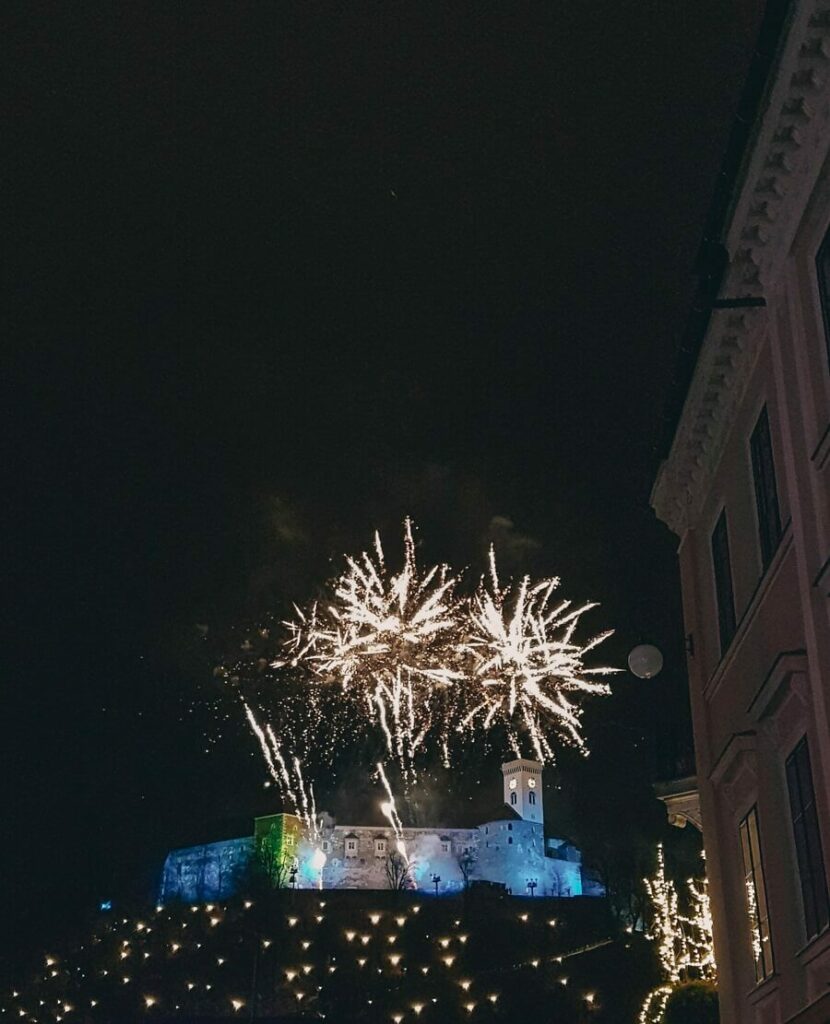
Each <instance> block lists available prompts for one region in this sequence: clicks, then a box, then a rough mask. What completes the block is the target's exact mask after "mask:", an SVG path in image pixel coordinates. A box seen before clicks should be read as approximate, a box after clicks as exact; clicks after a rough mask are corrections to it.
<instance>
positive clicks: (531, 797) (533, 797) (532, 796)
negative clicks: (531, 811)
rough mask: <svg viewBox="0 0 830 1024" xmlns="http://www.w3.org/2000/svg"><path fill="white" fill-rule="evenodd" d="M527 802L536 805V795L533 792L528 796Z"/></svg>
mask: <svg viewBox="0 0 830 1024" xmlns="http://www.w3.org/2000/svg"><path fill="white" fill-rule="evenodd" d="M527 802H528V803H529V804H535V803H536V794H535V793H534V792H533V791H532V790H531V791H530V792H529V793H528V794H527Z"/></svg>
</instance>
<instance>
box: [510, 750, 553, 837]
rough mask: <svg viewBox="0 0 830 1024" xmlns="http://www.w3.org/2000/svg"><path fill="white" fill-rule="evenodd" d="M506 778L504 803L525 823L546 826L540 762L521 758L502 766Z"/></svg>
mask: <svg viewBox="0 0 830 1024" xmlns="http://www.w3.org/2000/svg"><path fill="white" fill-rule="evenodd" d="M501 773H502V775H503V776H504V802H505V803H506V804H507V806H508V807H510V808H511V809H512V810H514V811H515V812H516V813H517V814H518V815H520V816H521V817H522V819H523V820H524V821H536V822H539V824H540V825H541V824H544V821H545V812H544V807H543V804H542V766H541V764H539V762H538V761H529V760H527V759H526V758H524V757H520V758H518V759H517V760H515V761H506V762H505V763H504V764H503V765H502V766H501Z"/></svg>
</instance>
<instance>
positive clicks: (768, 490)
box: [749, 403, 783, 572]
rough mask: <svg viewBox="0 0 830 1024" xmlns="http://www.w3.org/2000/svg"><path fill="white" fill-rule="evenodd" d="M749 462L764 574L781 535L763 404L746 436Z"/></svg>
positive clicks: (772, 454) (769, 433)
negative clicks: (747, 438) (748, 434)
mask: <svg viewBox="0 0 830 1024" xmlns="http://www.w3.org/2000/svg"><path fill="white" fill-rule="evenodd" d="M765 457H766V458H765ZM749 460H750V465H751V467H752V490H753V493H754V497H755V515H756V522H757V528H758V531H757V532H758V548H759V551H760V554H761V570H762V572H766V570H767V569H768V568H769V566H770V563H771V562H772V560H773V558H774V557H775V552H776V551H777V550H778V545H779V544H780V543H781V537H782V534H783V529H782V518H781V500H780V497H779V493H778V474H777V473H776V470H775V450H774V446H773V443H772V426H771V425H770V417H769V406H768V405H767V404H766V403H765V404H764V405H763V406H762V407H761V410H760V412H759V413H758V416H757V418H756V420H755V426H754V427H753V428H752V433H751V434H750V437H749Z"/></svg>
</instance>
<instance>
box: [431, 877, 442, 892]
mask: <svg viewBox="0 0 830 1024" xmlns="http://www.w3.org/2000/svg"><path fill="white" fill-rule="evenodd" d="M432 884H433V885H434V886H435V895H436V896H437V895H438V886H439V885H440V884H441V876H440V875H433V876H432Z"/></svg>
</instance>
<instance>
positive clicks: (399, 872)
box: [383, 850, 410, 892]
mask: <svg viewBox="0 0 830 1024" xmlns="http://www.w3.org/2000/svg"><path fill="white" fill-rule="evenodd" d="M383 867H384V871H385V872H386V882H387V884H388V885H389V888H390V889H392V890H394V891H395V892H402V891H403V890H404V889H408V888H409V887H410V877H409V869H410V863H409V861H408V860H407V859H406V858H405V857H404V856H403V854H402V853H400V852H399V851H398V850H390V851H389V853H388V854H387V855H386V860H385V862H384V865H383Z"/></svg>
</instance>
